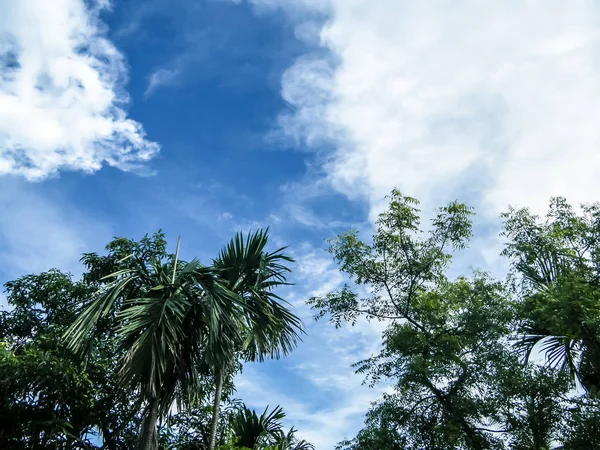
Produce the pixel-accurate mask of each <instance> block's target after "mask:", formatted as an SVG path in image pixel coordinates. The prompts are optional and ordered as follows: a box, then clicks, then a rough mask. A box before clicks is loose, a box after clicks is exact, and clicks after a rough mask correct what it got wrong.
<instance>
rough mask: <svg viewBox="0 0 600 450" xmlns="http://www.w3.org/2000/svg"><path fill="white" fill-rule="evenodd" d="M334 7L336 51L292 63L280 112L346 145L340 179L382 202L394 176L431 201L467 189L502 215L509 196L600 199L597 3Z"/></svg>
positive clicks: (329, 42) (344, 188)
mask: <svg viewBox="0 0 600 450" xmlns="http://www.w3.org/2000/svg"><path fill="white" fill-rule="evenodd" d="M259 3H264V1H263V2H259ZM297 4H302V5H306V2H305V1H303V0H297ZM328 6H329V8H330V13H331V17H330V20H329V21H328V22H327V23H326V24H325V25H324V27H323V28H322V29H321V32H320V36H321V43H322V46H323V47H324V48H325V49H327V50H328V51H329V54H326V55H325V56H323V55H324V53H323V52H321V53H318V54H314V55H305V56H303V57H302V58H300V59H299V60H298V61H297V62H296V63H295V64H294V65H293V66H292V67H290V68H289V69H288V71H287V72H286V74H285V76H284V77H283V86H282V94H283V97H284V98H285V99H286V100H287V101H288V102H289V103H290V104H291V105H292V107H293V112H292V113H290V114H288V115H284V116H283V117H282V121H281V124H282V127H283V128H284V130H285V131H286V132H287V133H288V135H289V136H291V137H293V138H294V139H300V138H302V139H305V140H306V141H307V142H308V144H309V145H312V146H313V147H315V148H320V147H322V145H321V144H323V143H326V144H333V145H334V146H335V151H333V152H332V153H330V154H329V155H328V156H329V158H328V162H327V164H326V166H325V168H326V170H327V177H328V179H329V181H330V182H331V183H332V185H333V186H334V187H335V188H336V189H338V190H339V191H341V192H343V193H345V194H347V195H349V196H350V197H352V198H357V197H361V198H366V199H368V200H369V201H370V202H371V204H372V205H373V210H374V211H376V210H378V209H379V208H380V206H381V202H380V199H381V198H382V197H383V196H384V195H385V194H387V193H388V192H389V191H390V189H391V188H392V187H393V186H398V187H400V188H401V189H402V190H403V191H405V192H406V193H408V194H410V195H414V196H417V197H419V198H421V199H423V200H424V201H425V202H426V204H427V205H428V206H432V205H438V204H440V203H441V202H444V201H446V200H448V199H453V198H456V197H461V198H465V197H468V198H470V199H471V201H472V202H475V203H476V204H477V206H479V207H480V210H481V209H482V210H483V211H484V212H485V213H488V214H491V215H493V216H494V217H495V216H496V215H497V213H498V212H499V211H502V210H505V209H506V206H507V205H508V204H509V203H513V204H515V203H518V204H521V205H531V206H532V207H533V208H535V209H544V208H545V205H546V203H547V200H548V198H549V196H551V195H566V196H567V197H569V198H570V199H572V201H591V200H597V192H598V188H600V181H599V180H600V178H598V176H597V167H598V165H599V163H600V152H598V150H597V149H598V147H599V145H600V127H598V126H597V123H596V122H597V119H596V118H597V117H598V116H599V114H600V79H599V78H598V76H597V73H598V71H599V70H600V62H599V60H598V58H597V55H598V54H599V53H600V32H598V28H597V19H598V14H599V10H598V5H597V4H596V3H595V2H589V1H583V0H582V1H573V2H568V4H567V3H565V2H559V1H551V2H548V1H542V0H537V1H528V2H522V1H516V0H513V1H507V2H492V3H490V2H485V3H482V2H477V1H474V0H473V1H470V0H464V1H453V2H449V1H445V0H438V1H431V2H422V1H418V0H414V1H411V0H405V1H396V0H375V1H374V0H329V2H328ZM301 20H302V21H304V18H302V19H301Z"/></svg>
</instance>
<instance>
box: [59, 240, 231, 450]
mask: <svg viewBox="0 0 600 450" xmlns="http://www.w3.org/2000/svg"><path fill="white" fill-rule="evenodd" d="M178 252H179V245H178V248H177V252H176V254H175V255H169V256H167V257H166V258H165V259H162V260H161V259H159V257H153V258H148V257H146V255H144V254H142V255H136V254H130V255H127V256H126V257H125V259H126V260H129V262H128V266H127V267H124V268H122V269H120V270H118V271H116V272H113V273H112V274H110V275H108V276H107V277H104V278H107V279H110V280H112V281H111V282H110V283H109V284H108V285H106V286H104V287H102V288H101V289H100V290H99V291H98V293H97V295H95V296H94V298H93V300H92V301H91V302H90V303H89V305H87V306H86V307H85V309H84V310H83V312H82V313H81V314H80V315H79V316H78V317H77V319H76V320H75V322H74V323H73V325H72V326H71V327H70V328H69V329H68V330H67V332H66V333H65V338H66V339H67V340H68V341H69V342H70V347H71V348H72V349H75V350H78V351H79V352H84V351H85V349H86V347H87V346H88V345H89V343H90V338H89V336H90V334H92V333H93V331H94V330H95V329H96V327H97V326H98V325H99V323H101V321H102V320H105V319H106V318H108V317H111V316H113V317H115V320H116V323H117V327H116V331H117V336H118V338H119V345H120V347H121V350H122V353H121V354H122V357H121V360H120V370H119V380H120V383H121V385H122V386H124V387H127V388H129V389H131V390H132V391H139V392H140V395H141V398H142V399H143V401H144V402H145V403H146V407H145V411H144V420H143V422H142V425H141V429H140V438H139V444H138V445H139V448H140V449H143V450H149V449H152V448H156V447H157V444H158V442H157V438H158V436H157V428H156V427H157V421H158V418H159V416H161V417H166V416H167V414H168V413H169V410H170V409H171V407H172V405H173V404H174V403H175V402H177V403H178V404H179V405H180V406H193V405H195V404H196V403H197V402H198V400H199V399H200V398H202V397H203V395H204V393H203V392H202V391H201V388H202V383H201V382H200V376H201V370H202V367H203V366H204V362H205V353H204V352H205V349H206V347H207V346H210V345H211V344H213V343H214V339H213V340H211V339H210V337H209V334H210V333H211V329H210V328H209V322H210V320H211V318H213V317H214V316H213V314H214V311H220V310H226V311H227V310H228V308H230V305H232V304H235V303H236V302H237V298H236V297H235V296H234V295H232V294H231V292H230V291H228V290H227V289H225V288H223V287H222V286H220V285H219V284H218V283H217V282H216V281H215V277H214V273H213V271H212V269H210V268H206V267H202V266H201V265H200V263H199V262H198V261H196V260H194V261H191V262H189V263H183V262H181V261H180V260H179V259H178V254H177V253H178ZM224 323H226V322H225V321H224ZM223 326H225V325H223ZM212 332H213V333H214V330H212ZM213 345H214V344H213Z"/></svg>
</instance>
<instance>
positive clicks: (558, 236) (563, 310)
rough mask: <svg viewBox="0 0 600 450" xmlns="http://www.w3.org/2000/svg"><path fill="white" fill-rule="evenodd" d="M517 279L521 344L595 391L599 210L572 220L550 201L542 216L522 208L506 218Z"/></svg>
mask: <svg viewBox="0 0 600 450" xmlns="http://www.w3.org/2000/svg"><path fill="white" fill-rule="evenodd" d="M503 217H504V220H505V232H504V235H505V236H506V237H508V238H509V243H508V245H507V247H506V250H505V251H504V254H505V255H507V256H508V257H510V258H511V261H512V263H513V267H514V269H515V274H514V275H515V277H516V279H517V280H521V281H522V284H521V292H520V294H521V295H520V296H521V304H520V309H521V310H520V316H519V317H520V326H519V330H518V331H519V334H520V335H521V336H522V338H521V340H520V342H519V345H520V347H521V348H522V349H523V350H524V351H525V353H526V356H527V357H529V355H530V354H531V352H532V351H533V349H534V347H536V345H538V344H539V347H540V348H541V350H542V351H543V352H545V354H546V356H547V358H548V363H549V364H550V365H551V366H553V367H558V368H560V369H561V370H564V371H566V372H567V373H569V374H570V375H571V376H572V377H574V378H575V377H576V378H577V379H578V380H579V381H580V382H581V384H582V385H583V386H584V387H585V388H586V389H587V390H588V391H589V392H596V391H598V389H600V204H593V205H583V206H582V208H581V214H577V213H576V212H575V211H574V209H573V207H572V206H570V205H569V204H568V203H567V202H566V200H565V199H564V198H560V197H558V198H554V199H552V201H551V203H550V209H549V211H548V213H547V215H546V217H545V218H540V217H538V216H536V215H534V214H532V213H531V212H530V211H529V210H528V209H519V210H515V209H511V210H510V211H509V212H508V213H506V214H504V216H503Z"/></svg>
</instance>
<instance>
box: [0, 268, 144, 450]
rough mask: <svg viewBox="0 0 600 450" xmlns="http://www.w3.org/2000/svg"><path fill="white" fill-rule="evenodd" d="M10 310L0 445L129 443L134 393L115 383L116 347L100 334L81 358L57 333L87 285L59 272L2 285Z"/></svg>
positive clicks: (1, 329) (5, 322)
mask: <svg viewBox="0 0 600 450" xmlns="http://www.w3.org/2000/svg"><path fill="white" fill-rule="evenodd" d="M5 287H6V290H7V294H8V295H7V301H8V304H9V305H10V307H11V309H10V310H9V311H2V313H1V316H0V317H1V320H0V336H1V338H0V339H2V340H3V342H4V344H3V346H2V350H1V356H0V383H1V389H0V391H1V392H2V393H3V396H2V401H1V402H0V424H1V425H0V447H1V448H15V449H16V448H95V445H94V444H93V443H92V440H91V437H92V435H93V434H97V433H102V434H103V442H104V443H103V445H102V448H107V449H115V450H116V449H124V448H130V446H131V445H130V444H131V442H132V440H133V437H134V432H135V429H134V427H133V426H132V424H133V423H135V418H136V413H137V410H138V408H139V406H138V405H137V395H136V394H135V393H133V394H132V393H130V392H127V391H125V390H123V389H121V388H120V387H119V386H118V385H117V384H116V383H115V382H114V377H113V374H114V373H115V371H116V366H115V361H114V356H115V351H116V347H115V345H114V340H113V339H112V338H111V337H110V335H109V334H105V335H104V337H103V339H102V340H101V341H100V342H101V345H98V346H97V348H96V350H95V352H94V353H93V354H91V355H90V357H89V358H88V359H87V360H86V362H85V367H84V365H83V364H82V361H81V360H80V359H78V358H76V357H74V355H72V353H71V352H69V351H67V349H66V348H65V345H64V343H63V341H62V333H63V332H64V330H65V329H66V328H67V327H68V325H69V324H71V323H72V322H73V320H74V319H75V317H76V314H77V310H78V306H79V304H80V303H81V302H84V301H85V299H86V298H87V297H88V296H89V295H90V294H91V292H93V290H94V287H93V286H90V285H89V284H87V283H84V282H74V281H73V280H72V277H71V276H70V275H68V274H64V273H62V272H60V271H58V270H50V271H48V272H44V273H42V274H39V275H27V276H24V277H21V278H19V279H18V280H15V281H12V282H9V283H6V285H5Z"/></svg>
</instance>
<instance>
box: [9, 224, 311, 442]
mask: <svg viewBox="0 0 600 450" xmlns="http://www.w3.org/2000/svg"><path fill="white" fill-rule="evenodd" d="M267 240H268V237H267V233H266V232H263V231H259V232H257V233H254V234H251V235H249V236H248V239H247V240H243V239H242V238H241V236H237V237H236V238H235V239H234V240H232V243H231V244H230V246H229V247H227V248H226V249H225V250H224V251H223V252H222V253H221V255H220V256H219V258H217V259H216V260H215V262H214V265H213V266H202V265H201V264H200V263H199V262H198V261H196V260H194V261H191V262H184V261H181V260H180V259H179V257H178V250H179V249H177V251H176V253H175V254H169V253H168V252H167V250H166V249H167V245H166V241H165V239H164V235H163V234H162V233H160V232H159V233H156V234H154V235H153V236H145V237H144V238H143V239H142V240H140V241H139V242H136V241H133V240H129V239H123V238H116V239H114V240H113V241H111V242H110V243H109V244H108V245H107V247H106V249H107V254H106V255H103V256H101V255H98V254H95V253H89V254H85V255H84V256H83V258H82V262H83V263H84V266H85V267H86V272H85V273H84V274H83V276H82V279H81V281H77V282H74V281H73V280H72V277H71V276H69V275H67V274H63V273H61V272H59V271H56V270H51V271H49V272H46V273H43V274H40V275H29V276H26V277H23V278H21V279H19V280H16V281H13V282H9V283H7V284H6V286H5V287H6V290H7V294H8V303H9V305H10V307H11V309H10V311H3V312H2V313H1V315H0V344H1V347H0V351H1V353H0V383H1V385H0V388H1V389H0V391H1V392H2V397H1V400H2V402H1V404H0V419H2V420H1V421H0V448H65V449H67V448H106V449H110V450H117V449H131V448H134V447H135V446H136V445H138V446H140V447H141V448H145V449H146V448H158V447H157V446H158V445H160V446H161V448H162V447H164V448H209V447H210V439H209V437H210V436H209V423H211V421H212V419H213V413H214V412H215V411H216V413H217V417H221V418H222V419H223V420H225V423H226V424H228V423H229V417H230V415H231V410H230V409H226V412H225V414H221V413H219V409H218V408H217V409H216V410H215V409H214V408H213V407H211V406H208V405H209V404H210V403H211V401H212V398H215V400H216V404H217V405H220V403H221V400H223V401H225V402H227V399H228V397H229V395H230V394H231V392H232V390H233V385H232V377H233V375H234V374H235V373H236V372H237V371H238V370H239V368H240V363H239V361H240V360H247V359H259V360H260V359H262V358H264V357H266V356H275V357H277V356H279V355H281V354H285V353H287V352H289V351H290V350H291V349H292V348H293V347H294V346H295V345H296V340H297V338H298V336H297V332H299V331H300V330H301V323H300V321H299V320H298V319H297V318H296V317H295V316H294V315H293V314H292V313H291V312H290V311H289V310H288V309H287V308H285V307H284V306H283V305H282V304H280V300H281V299H280V298H279V297H278V296H277V295H276V293H275V292H273V289H274V288H275V287H277V286H279V285H282V284H285V273H286V272H288V271H289V269H287V267H285V266H284V265H282V263H283V262H289V261H291V260H290V259H289V258H288V257H286V256H285V255H283V254H282V251H283V249H280V250H277V251H275V252H272V253H268V252H266V251H265V248H266V244H267ZM222 365H226V368H227V370H226V372H224V373H221V374H220V377H219V381H218V382H217V379H216V378H215V376H214V375H215V368H216V367H221V366H222ZM215 384H217V385H218V386H219V395H218V396H216V395H215ZM173 406H177V407H178V409H179V412H178V413H176V414H172V412H173V411H172V408H173ZM161 420H162V423H160V422H161ZM228 433H229V431H228V430H226V429H225V430H224V429H221V430H215V436H217V437H218V440H219V441H222V442H224V440H225V438H226V435H227V434H228Z"/></svg>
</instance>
